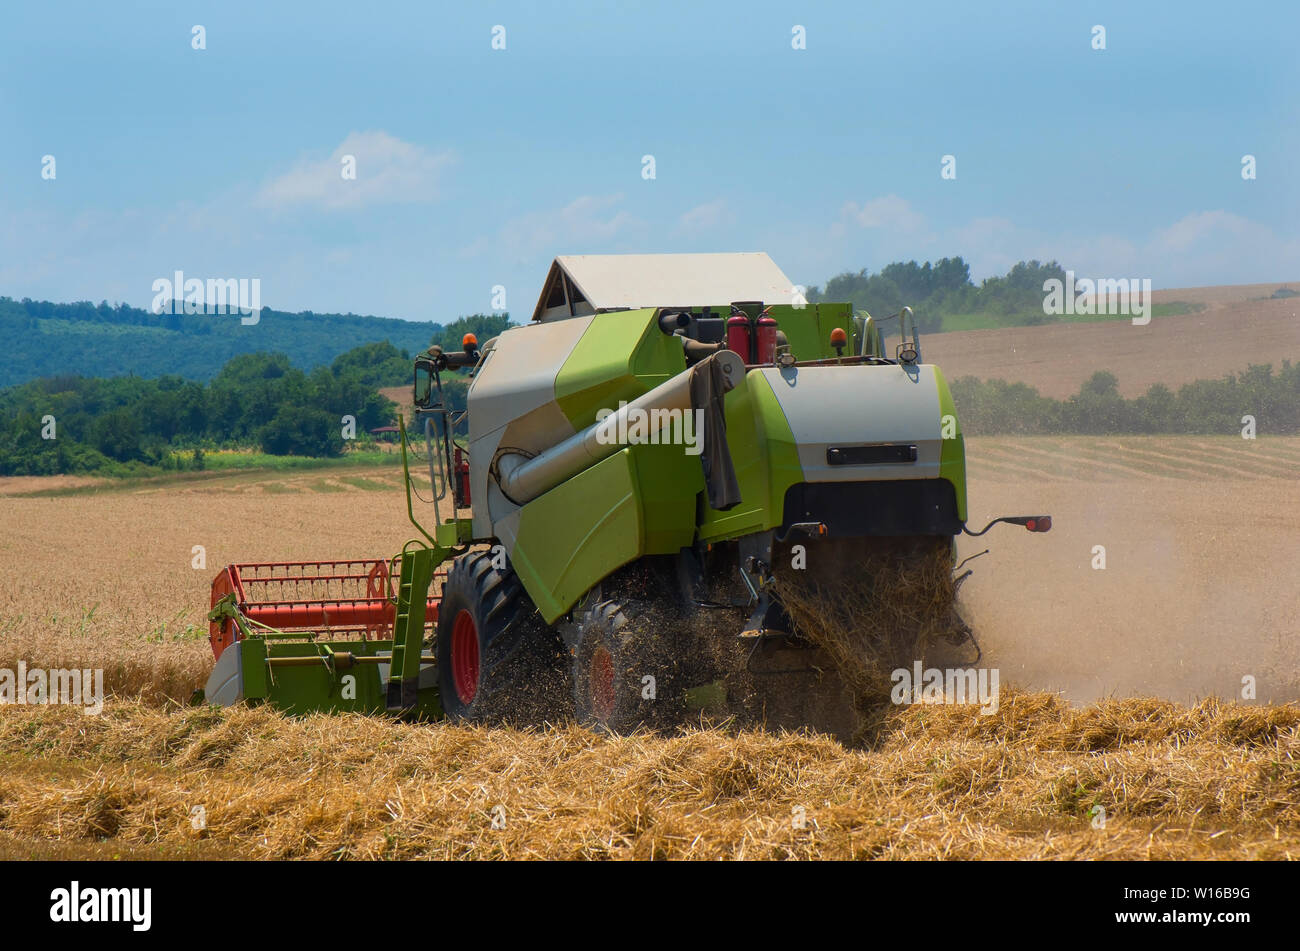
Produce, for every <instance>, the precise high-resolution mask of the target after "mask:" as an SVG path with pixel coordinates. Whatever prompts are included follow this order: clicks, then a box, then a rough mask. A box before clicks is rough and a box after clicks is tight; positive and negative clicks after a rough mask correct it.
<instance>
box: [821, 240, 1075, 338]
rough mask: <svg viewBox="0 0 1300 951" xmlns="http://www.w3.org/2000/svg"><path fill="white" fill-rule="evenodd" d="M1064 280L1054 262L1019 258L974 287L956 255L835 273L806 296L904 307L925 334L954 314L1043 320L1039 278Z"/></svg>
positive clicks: (883, 309) (879, 310) (887, 310)
mask: <svg viewBox="0 0 1300 951" xmlns="http://www.w3.org/2000/svg"><path fill="white" fill-rule="evenodd" d="M1052 278H1056V279H1057V280H1060V281H1064V280H1065V268H1063V267H1062V266H1061V265H1060V264H1058V263H1056V262H1055V261H1049V262H1048V263H1046V264H1044V263H1042V262H1039V261H1021V262H1020V263H1018V264H1016V265H1015V266H1014V267H1013V268H1011V270H1010V271H1008V272H1007V273H1006V274H1004V275H1003V276H1001V277H989V278H985V279H984V280H983V281H981V282H980V284H979V285H978V286H976V284H975V283H974V282H973V281H971V278H970V265H968V264H967V263H966V262H965V261H964V260H962V259H961V258H960V257H954V258H940V259H939V260H938V261H935V262H933V263H931V262H929V261H926V262H925V263H924V264H918V263H917V262H916V261H906V262H903V261H895V262H894V263H892V264H887V265H886V266H885V267H884V268H882V269H881V270H879V271H877V272H876V273H874V274H873V273H871V272H869V271H868V270H867V269H865V268H864V269H862V270H861V271H858V272H856V273H853V272H845V273H843V274H838V275H836V276H835V277H833V278H831V279H830V280H829V281H827V282H826V286H825V288H821V287H813V288H810V289H809V291H808V295H807V296H808V300H809V301H811V302H814V303H816V302H818V301H850V302H852V304H853V306H854V307H855V308H858V309H862V310H866V311H869V312H870V313H871V314H873V315H875V316H877V317H885V316H888V315H889V314H894V313H897V312H898V311H899V310H900V309H902V307H903V305H904V304H906V305H909V306H910V307H911V308H912V310H913V311H914V312H915V313H916V316H917V320H918V323H919V325H920V328H921V330H922V331H923V332H925V333H935V332H937V331H939V330H941V329H942V325H943V318H944V317H947V316H954V315H958V314H973V313H987V314H993V315H997V316H1000V317H1002V318H1005V321H1004V322H1005V323H1006V324H1008V325H1012V324H1033V323H1044V322H1046V321H1048V320H1051V319H1052V318H1050V317H1048V316H1047V315H1045V314H1044V313H1043V282H1044V281H1047V280H1050V279H1052Z"/></svg>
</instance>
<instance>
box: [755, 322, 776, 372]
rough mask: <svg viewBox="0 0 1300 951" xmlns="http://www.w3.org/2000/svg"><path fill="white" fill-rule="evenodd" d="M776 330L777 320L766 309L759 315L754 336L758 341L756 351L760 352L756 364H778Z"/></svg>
mask: <svg viewBox="0 0 1300 951" xmlns="http://www.w3.org/2000/svg"><path fill="white" fill-rule="evenodd" d="M776 328H777V324H776V318H774V317H772V315H771V314H770V313H768V311H767V309H766V308H765V309H764V310H763V312H762V313H761V314H759V315H758V328H757V330H756V332H755V334H754V336H755V339H756V341H757V345H756V346H755V348H754V349H755V350H757V351H758V353H757V359H756V360H755V361H754V362H755V363H759V364H769V363H776Z"/></svg>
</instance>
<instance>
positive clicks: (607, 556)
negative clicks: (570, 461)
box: [510, 447, 669, 624]
mask: <svg viewBox="0 0 1300 951" xmlns="http://www.w3.org/2000/svg"><path fill="white" fill-rule="evenodd" d="M638 448H641V447H638ZM652 448H653V447H652ZM659 448H669V447H659ZM644 552H645V521H644V518H643V515H642V510H641V505H640V503H639V496H638V482H637V466H636V465H635V464H634V463H633V461H632V452H631V449H630V448H628V449H621V450H619V451H618V452H616V453H614V455H612V456H610V457H609V458H607V459H604V460H602V461H600V462H598V463H596V464H595V465H594V466H592V467H591V468H590V469H587V470H585V471H583V472H580V473H578V475H576V476H574V477H573V478H572V479H567V480H565V481H564V482H561V483H560V484H559V485H558V486H556V487H555V488H554V489H552V490H551V491H550V492H547V493H546V494H545V495H542V496H540V497H538V498H536V499H534V500H533V501H531V502H529V503H528V504H527V505H525V506H524V507H523V509H521V510H520V515H519V533H518V535H517V537H516V539H515V546H514V549H513V550H512V551H511V553H510V562H511V564H512V565H513V567H514V569H515V573H516V574H518V575H519V580H520V581H522V582H523V585H524V588H525V590H527V592H528V595H529V597H531V598H532V599H533V603H534V604H535V605H536V606H537V610H538V611H539V612H540V613H541V615H542V617H543V618H544V619H545V620H546V623H547V624H551V623H553V622H554V621H555V620H556V619H557V618H559V617H560V616H561V615H562V614H564V613H565V612H566V611H568V610H569V608H570V607H572V606H573V604H574V602H576V601H577V600H578V598H580V597H582V595H583V594H584V593H585V592H586V591H587V590H588V589H589V588H590V587H591V586H592V585H594V584H595V583H596V582H598V581H599V580H600V579H601V578H603V577H605V576H606V575H607V574H609V573H610V572H611V571H613V570H614V569H615V568H618V567H619V566H620V565H623V564H626V563H627V562H629V561H631V560H632V559H634V558H637V557H639V556H640V555H641V554H643V553H644Z"/></svg>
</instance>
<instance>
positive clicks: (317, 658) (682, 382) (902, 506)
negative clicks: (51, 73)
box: [207, 254, 1051, 732]
mask: <svg viewBox="0 0 1300 951" xmlns="http://www.w3.org/2000/svg"><path fill="white" fill-rule="evenodd" d="M891 320H897V321H898V325H897V326H898V330H899V338H900V339H899V343H898V344H897V345H896V346H895V347H894V348H893V349H892V351H890V350H888V349H887V346H886V342H885V337H884V334H883V332H882V330H881V325H882V324H883V323H885V322H886V321H891ZM466 369H468V370H469V371H470V381H469V386H468V392H467V398H466V399H467V407H468V408H467V410H465V411H463V412H461V413H455V412H453V411H452V410H451V409H450V408H449V407H448V405H447V401H446V400H445V398H444V393H443V384H442V377H443V374H445V373H447V372H456V371H459V370H466ZM414 404H415V411H414V419H413V423H414V424H415V426H414V428H415V429H416V431H423V433H424V436H425V440H424V444H425V455H426V457H427V458H426V461H427V464H428V470H429V482H430V486H431V489H432V493H433V494H432V497H431V498H429V499H427V501H429V502H431V503H432V505H433V508H434V512H433V522H434V528H433V530H432V531H426V530H425V529H424V528H423V527H422V525H421V522H420V520H418V519H417V518H416V516H415V512H414V509H413V503H412V495H413V492H412V485H411V474H410V468H409V463H408V456H409V454H410V453H411V452H412V450H411V448H410V441H409V436H408V433H407V430H406V421H403V423H402V426H401V432H402V450H403V464H404V471H405V473H406V479H407V511H408V515H409V516H410V520H411V522H412V524H413V525H414V526H415V527H416V529H417V530H418V531H419V533H420V535H421V540H419V541H416V542H408V543H407V545H406V546H404V547H403V548H402V550H401V552H400V554H399V555H397V556H394V557H393V558H391V559H389V560H388V561H386V562H385V561H383V560H382V559H381V560H377V561H374V562H365V561H363V562H361V563H358V564H359V565H360V568H365V567H366V565H369V566H370V567H369V570H366V571H362V570H357V571H354V572H351V573H350V574H349V575H348V577H349V579H350V580H352V581H354V582H356V583H358V584H360V583H361V581H362V579H363V578H364V592H363V593H364V595H365V597H363V598H344V597H335V598H333V599H332V600H328V599H326V598H324V597H321V598H320V599H318V600H317V601H312V602H311V603H310V607H309V606H308V605H307V599H306V598H295V599H291V600H288V601H286V602H285V603H284V604H281V605H278V606H276V607H275V609H274V610H273V609H272V608H271V607H270V606H268V602H267V601H265V600H263V599H260V598H258V597H257V596H256V594H255V591H256V590H257V589H256V587H255V586H256V584H257V581H253V582H252V584H250V583H249V581H250V580H252V578H253V575H254V574H255V573H254V572H252V571H251V569H252V568H254V567H257V568H268V567H269V568H270V569H273V570H271V571H270V572H269V574H270V576H271V577H277V576H282V575H284V574H285V573H286V571H287V569H286V568H285V566H231V568H230V569H227V572H228V573H232V574H228V575H227V576H226V577H227V580H226V581H225V582H222V585H223V587H221V588H220V591H218V587H217V586H214V593H213V618H214V620H213V625H214V632H215V631H216V630H217V628H218V627H219V626H220V627H221V630H222V631H223V632H224V633H223V634H222V635H221V637H220V638H218V637H217V636H216V634H215V633H214V640H213V647H214V651H215V652H216V653H217V654H218V664H217V672H214V675H213V677H214V681H210V683H209V688H208V693H207V695H208V697H209V699H212V700H214V701H216V702H228V701H230V700H232V699H248V700H268V701H270V702H273V703H277V704H280V705H282V706H285V707H287V708H289V709H294V710H298V709H304V708H313V707H314V708H321V707H324V708H331V709H339V708H342V709H358V708H367V709H372V710H374V711H375V712H378V711H379V710H390V711H402V712H407V713H422V714H428V715H434V716H437V715H447V716H450V717H452V718H455V719H460V720H497V719H526V720H536V719H537V718H547V717H558V716H576V717H577V718H578V719H579V720H582V721H586V722H592V723H598V724H601V725H603V726H606V727H609V728H612V729H627V728H631V727H634V726H636V725H638V724H643V723H644V724H656V723H665V722H671V721H672V720H673V719H674V718H676V717H679V716H681V715H682V714H683V713H684V712H685V711H687V710H688V709H692V708H695V707H698V706H701V705H706V704H710V703H720V702H727V703H730V702H733V701H735V702H740V703H742V705H744V704H748V705H749V706H748V707H747V708H746V709H758V710H760V711H761V717H762V718H763V719H765V720H766V721H767V722H771V723H780V724H782V725H787V724H793V723H797V722H800V720H801V718H802V719H803V720H804V721H807V719H808V718H807V717H806V716H804V714H806V713H807V711H808V704H807V702H805V701H806V700H807V699H808V697H810V696H812V697H816V698H817V699H818V702H817V704H816V706H818V707H821V706H826V705H829V703H830V701H829V700H828V701H827V703H825V704H824V703H823V702H822V700H823V699H824V698H832V697H833V696H835V695H838V696H839V699H840V700H841V701H844V702H847V699H849V698H847V697H846V695H845V690H846V687H845V684H844V683H843V682H839V681H837V669H839V668H842V667H843V664H844V661H845V657H844V656H842V655H843V654H844V651H843V650H842V649H841V648H842V647H843V645H837V644H836V643H833V642H832V641H833V638H832V637H831V635H830V634H828V633H827V630H823V628H826V627H827V624H826V621H827V615H828V614H835V615H836V619H837V621H838V622H841V623H842V626H847V628H848V629H852V630H857V629H859V628H861V629H868V628H870V627H871V624H869V623H865V621H864V619H866V620H867V621H869V620H871V619H874V618H879V617H884V616H887V615H888V616H895V615H897V617H899V618H902V619H903V620H902V621H900V622H899V624H901V625H902V626H903V627H909V630H905V631H902V632H901V635H902V636H900V631H898V630H892V631H890V632H888V636H889V638H890V639H891V643H894V645H895V646H898V645H902V647H901V648H900V649H905V650H906V651H916V650H920V649H923V647H924V645H925V644H927V643H929V642H930V641H932V640H934V639H935V638H936V637H939V638H946V639H948V640H949V641H952V642H961V641H963V640H965V639H969V638H970V631H969V628H968V627H967V626H966V625H965V624H964V622H962V620H961V618H960V616H959V615H958V613H957V610H956V605H955V594H956V588H957V586H958V585H959V584H960V581H961V580H962V578H964V577H965V575H962V576H961V577H960V578H957V579H954V578H953V574H954V570H953V564H954V561H955V551H956V547H955V538H956V536H958V535H959V534H961V533H962V532H964V531H966V532H968V530H967V529H966V518H967V507H966V506H967V502H966V471H965V449H964V440H963V437H962V433H961V427H960V423H959V422H958V418H957V413H956V408H955V406H954V405H953V402H952V397H951V394H950V393H949V390H948V385H947V383H946V381H945V379H944V377H943V374H942V372H941V371H940V370H939V368H938V367H936V366H934V365H932V364H926V363H924V362H922V357H921V346H920V338H919V334H918V331H917V324H916V319H915V316H914V315H913V314H912V311H911V309H910V308H903V309H902V310H901V311H900V312H899V313H898V314H895V315H892V317H889V318H884V319H883V320H877V319H875V318H873V317H871V316H870V315H869V314H866V313H854V311H853V309H852V307H851V306H850V305H848V304H836V303H823V302H818V303H808V302H806V301H805V300H804V299H803V298H802V296H801V295H800V294H799V292H798V290H797V289H796V288H795V286H794V285H793V284H792V282H791V281H790V280H789V279H788V278H787V277H786V276H785V275H784V274H783V273H781V271H780V270H779V269H778V268H777V267H776V265H775V264H773V263H772V261H771V260H770V259H769V258H768V257H767V256H766V255H764V254H704V255H609V256H600V255H597V256H572V257H560V258H557V259H556V260H555V261H554V263H553V264H552V266H551V269H550V272H549V273H548V275H547V278H546V280H545V282H544V285H543V289H542V293H541V295H540V297H539V300H538V303H537V306H536V308H535V310H534V312H533V315H532V320H531V321H530V322H529V323H528V325H526V326H521V327H511V328H509V329H507V330H505V331H503V332H502V333H501V334H500V335H499V336H497V337H495V338H493V339H492V340H491V341H488V342H487V343H486V344H485V345H484V346H483V347H482V348H480V347H479V346H478V342H477V340H475V339H474V338H473V337H472V336H467V337H466V338H465V339H464V341H463V343H462V349H461V350H459V351H454V352H448V351H443V350H442V349H441V348H438V347H434V348H431V349H430V350H429V351H428V352H427V353H425V354H421V355H420V356H419V357H418V358H417V359H416V362H415V383H414ZM448 494H450V496H451V498H450V503H451V505H450V512H449V513H447V514H446V517H444V513H443V511H442V508H441V507H440V503H442V502H443V500H444V499H446V498H447V496H448ZM471 500H472V505H471ZM997 521H1010V522H1016V523H1018V524H1021V525H1024V526H1025V527H1026V528H1028V529H1029V530H1030V531H1046V530H1047V529H1048V528H1050V524H1051V522H1050V518H1049V517H1047V516H1009V517H1003V518H1001V519H996V520H995V522H997ZM991 524H993V523H990V525H991ZM989 527H990V526H986V527H985V529H984V530H983V531H987V530H988V528H989ZM968 533H969V532H968ZM970 534H982V532H981V533H970ZM448 562H449V563H450V565H449V568H448V569H447V571H446V573H445V575H444V574H442V573H441V568H442V566H443V565H444V564H445V563H448ZM330 564H332V565H339V564H352V563H330ZM968 573H969V572H968ZM321 574H331V575H332V576H338V575H342V574H345V572H343V571H341V570H333V569H331V572H321ZM258 577H259V578H260V575H259V576H258ZM899 579H902V582H903V583H902V584H900V583H899ZM334 580H342V579H341V578H337V577H335V578H334ZM218 581H219V582H221V578H219V579H218ZM850 591H852V592H854V593H853V594H852V595H851V596H848V595H846V592H850ZM913 596H917V597H918V603H922V604H928V605H931V606H933V605H938V608H937V609H936V610H937V613H936V610H932V609H931V608H930V607H927V608H926V609H925V612H920V613H915V612H914V614H908V613H907V611H905V610H902V609H901V608H900V607H899V605H900V604H901V603H902V602H903V601H904V600H906V598H908V597H913ZM828 605H831V606H832V607H828ZM349 609H354V610H353V613H347V611H348V610H349ZM891 612H892V613H891ZM926 612H929V613H926ZM921 614H925V616H924V617H922V616H921ZM344 617H346V618H347V619H348V620H349V621H352V622H353V623H352V624H351V625H350V626H349V633H350V636H349V637H346V638H342V639H340V638H337V637H335V636H334V632H335V630H336V629H337V628H336V627H335V626H333V625H334V622H336V621H340V620H341V619H343V618H344ZM290 618H291V619H292V620H293V621H294V624H293V625H292V626H286V625H285V623H283V622H284V621H285V620H286V619H290ZM914 621H915V624H913V622H914ZM277 622H279V623H277ZM895 626H898V625H895ZM910 626H915V627H916V630H911V629H910ZM249 642H256V643H257V645H258V646H256V647H248V646H246V645H247V644H248V643H249ZM232 647H234V648H237V650H236V651H235V653H236V654H237V657H238V662H235V661H227V660H226V657H227V655H228V654H229V653H230V652H231V648H232ZM882 656H883V655H882ZM304 658H305V660H304ZM911 659H912V658H911V657H910V656H909V657H908V663H910V662H911ZM250 665H252V666H253V667H256V668H257V670H256V671H253V670H251V669H250ZM349 665H350V666H349ZM360 669H365V670H367V671H368V672H369V673H370V674H371V676H369V677H368V678H367V679H366V683H365V685H364V689H363V690H362V691H361V693H363V694H364V695H365V697H366V698H367V699H366V700H365V701H364V702H361V701H355V702H354V705H353V706H348V705H347V703H346V702H344V700H342V699H341V698H343V697H344V695H345V692H346V689H347V685H346V684H345V683H344V680H345V677H346V676H353V677H354V680H353V681H352V682H351V687H352V693H351V694H349V696H352V697H356V696H357V695H358V694H357V689H358V687H357V684H358V681H357V680H356V679H355V674H353V673H347V672H354V671H357V670H360ZM218 674H221V676H218ZM776 674H781V675H782V676H780V677H775V676H773V675H776ZM843 679H844V678H840V681H842V680H843ZM850 679H852V678H850ZM291 681H292V684H291ZM308 682H310V683H308ZM765 683H770V684H774V685H775V686H774V687H772V688H771V689H768V688H766V687H764V686H763V684H765ZM792 699H798V700H799V701H800V702H798V703H795V704H794V706H796V707H798V708H799V713H797V714H795V715H793V719H790V718H788V717H785V715H784V714H781V713H779V712H777V713H774V711H776V710H777V708H779V707H780V706H781V705H782V702H784V701H790V700H792ZM843 705H844V704H843V703H841V704H840V706H841V707H843ZM814 719H815V718H814ZM814 725H817V724H816V723H814ZM828 728H831V729H836V730H837V732H838V729H837V728H835V727H828Z"/></svg>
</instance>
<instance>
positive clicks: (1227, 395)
mask: <svg viewBox="0 0 1300 951" xmlns="http://www.w3.org/2000/svg"><path fill="white" fill-rule="evenodd" d="M1118 385H1119V381H1118V379H1117V378H1116V377H1115V375H1114V374H1112V373H1109V372H1107V371H1104V370H1100V371H1098V372H1096V373H1094V374H1093V375H1092V377H1091V378H1089V379H1088V380H1087V381H1086V382H1085V383H1084V384H1083V385H1082V386H1081V387H1080V388H1079V392H1078V393H1077V394H1075V395H1074V396H1071V397H1070V398H1069V399H1065V400H1056V399H1052V398H1050V397H1046V396H1042V395H1040V394H1039V392H1038V391H1037V390H1035V389H1034V388H1033V387H1030V386H1026V385H1025V384H1023V383H1007V382H1005V381H1004V380H979V379H976V378H975V377H962V378H961V379H959V380H955V381H954V382H953V383H952V387H951V389H952V398H953V402H954V403H955V404H956V406H957V414H958V416H959V418H960V419H961V425H962V430H963V432H965V433H967V434H968V435H1017V434H1026V435H1027V434H1051V433H1078V434H1084V435H1103V434H1105V435H1120V434H1144V433H1147V434H1155V433H1161V434H1178V433H1198V434H1209V433H1222V434H1235V433H1240V432H1241V431H1242V429H1243V427H1244V425H1245V424H1244V423H1243V421H1242V420H1243V417H1246V416H1250V417H1253V418H1254V420H1255V425H1256V427H1257V430H1258V432H1260V433H1271V434H1277V435H1295V434H1300V364H1292V363H1291V362H1290V361H1289V360H1286V361H1283V363H1282V368H1281V370H1280V371H1278V372H1274V370H1273V367H1272V365H1271V364H1269V365H1254V366H1251V367H1249V368H1248V369H1246V370H1245V371H1244V372H1242V373H1233V374H1228V375H1226V376H1224V377H1223V378H1222V379H1218V380H1196V381H1193V382H1191V383H1185V384H1183V385H1182V386H1180V387H1179V388H1178V390H1177V391H1174V390H1172V389H1170V388H1169V387H1168V386H1165V385H1164V384H1163V383H1156V384H1154V385H1152V386H1151V387H1150V388H1149V389H1148V390H1147V391H1146V393H1144V394H1143V395H1142V396H1138V397H1134V398H1132V399H1125V398H1124V397H1122V396H1121V395H1120V394H1119V388H1118Z"/></svg>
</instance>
